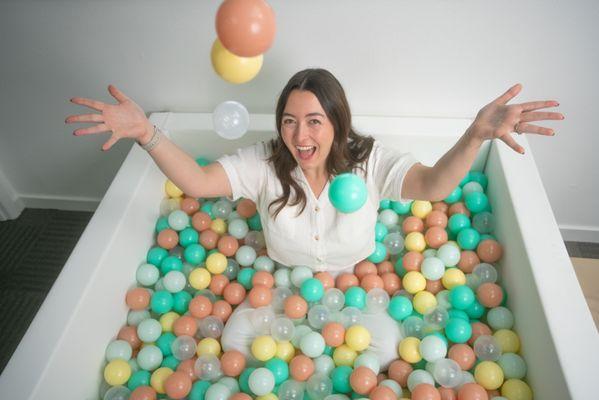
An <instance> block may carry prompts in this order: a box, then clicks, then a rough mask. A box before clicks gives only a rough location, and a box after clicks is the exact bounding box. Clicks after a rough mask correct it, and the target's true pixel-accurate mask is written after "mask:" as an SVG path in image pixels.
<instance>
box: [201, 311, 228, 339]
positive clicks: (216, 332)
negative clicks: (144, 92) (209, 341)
mask: <svg viewBox="0 0 599 400" xmlns="http://www.w3.org/2000/svg"><path fill="white" fill-rule="evenodd" d="M215 306H216V304H215ZM198 328H199V331H200V334H201V335H202V336H203V337H205V338H207V337H209V338H214V339H216V338H218V337H220V336H221V334H222V333H223V328H224V324H223V321H222V320H221V319H220V318H218V317H216V316H213V315H209V316H207V317H206V318H204V319H202V320H200V323H199V326H198Z"/></svg>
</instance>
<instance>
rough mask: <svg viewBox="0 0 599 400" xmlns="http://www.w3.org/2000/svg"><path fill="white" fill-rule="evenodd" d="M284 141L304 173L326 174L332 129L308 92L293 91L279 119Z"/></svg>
mask: <svg viewBox="0 0 599 400" xmlns="http://www.w3.org/2000/svg"><path fill="white" fill-rule="evenodd" d="M281 136H282V138H283V142H284V143H285V145H286V146H287V148H288V149H289V151H290V152H291V154H292V155H293V158H295V160H296V161H297V163H298V164H299V166H300V167H301V168H302V170H304V171H310V170H311V171H312V172H316V173H318V174H320V173H325V172H326V168H325V166H326V160H327V157H328V155H329V152H330V151H331V146H332V145H333V139H334V137H335V130H334V128H333V125H332V124H331V121H330V120H329V119H328V117H327V115H326V113H325V112H324V110H323V109H322V106H321V105H320V102H319V101H318V98H317V97H316V96H315V95H314V93H312V92H310V91H308V90H297V89H296V90H293V91H292V92H291V93H290V94H289V97H288V98H287V104H286V105H285V109H284V110H283V115H282V119H281Z"/></svg>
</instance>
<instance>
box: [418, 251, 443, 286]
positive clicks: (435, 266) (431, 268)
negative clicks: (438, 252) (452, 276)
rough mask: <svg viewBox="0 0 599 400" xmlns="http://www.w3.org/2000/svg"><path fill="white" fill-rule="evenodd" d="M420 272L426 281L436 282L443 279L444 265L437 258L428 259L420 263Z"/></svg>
mask: <svg viewBox="0 0 599 400" xmlns="http://www.w3.org/2000/svg"><path fill="white" fill-rule="evenodd" d="M420 271H421V273H422V275H423V276H424V277H425V278H426V279H428V280H431V281H436V280H439V279H441V278H442V277H443V274H444V273H445V264H444V263H443V261H441V259H440V258H438V257H428V258H425V259H424V260H423V261H422V264H421V266H420Z"/></svg>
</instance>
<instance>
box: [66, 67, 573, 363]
mask: <svg viewBox="0 0 599 400" xmlns="http://www.w3.org/2000/svg"><path fill="white" fill-rule="evenodd" d="M108 89H109V92H110V93H111V95H113V96H114V97H115V98H116V99H117V100H118V102H119V104H117V105H110V104H106V103H102V102H99V101H94V100H89V99H83V98H73V99H71V101H72V102H73V103H76V104H81V105H85V106H88V107H91V108H93V109H95V110H98V111H101V114H85V115H73V116H69V117H68V118H67V119H66V122H67V123H72V122H95V123H98V124H97V125H96V126H94V127H91V128H85V129H77V130H75V131H74V132H73V133H74V134H75V135H86V134H94V133H101V132H109V131H112V136H111V137H110V139H109V140H108V141H107V142H106V143H105V144H104V146H103V147H102V149H103V150H108V149H110V147H112V145H114V143H116V142H117V141H118V140H119V139H121V138H133V139H135V140H137V142H138V143H139V144H140V145H142V146H145V147H146V149H147V150H148V151H149V154H150V156H151V157H152V158H153V159H154V161H155V162H156V163H157V165H158V166H159V167H160V169H161V170H162V171H163V172H164V174H165V175H166V176H167V177H168V178H169V179H171V180H172V181H173V182H174V183H175V184H176V185H177V186H178V187H179V188H180V189H181V190H183V191H184V192H185V193H186V194H187V195H189V196H193V197H203V198H207V197H219V196H226V197H229V198H232V199H237V198H240V197H246V198H249V199H251V200H253V201H254V202H255V203H256V204H257V208H258V211H259V213H260V216H261V218H262V226H263V227H264V236H265V240H266V244H267V249H268V254H269V256H270V257H271V258H272V259H274V260H275V261H278V262H279V263H281V264H283V265H307V266H309V267H310V268H312V270H314V271H328V272H330V273H331V274H332V275H334V276H335V275H338V274H340V273H344V272H352V271H353V267H354V265H355V264H356V263H357V262H359V261H360V260H362V259H364V258H366V257H368V256H369V255H370V254H371V253H372V252H373V250H374V225H375V223H376V213H377V207H378V204H379V200H380V199H382V198H389V199H392V200H406V199H421V200H430V201H440V200H442V199H444V198H445V197H447V196H448V195H449V194H450V193H451V191H452V190H453V189H454V188H455V187H456V186H457V185H458V183H459V182H460V180H461V179H462V178H463V177H464V176H465V175H466V173H467V172H468V170H469V169H470V166H471V165H472V163H473V161H474V159H475V157H476V155H477V152H478V150H479V148H480V146H481V144H482V142H483V141H485V140H487V139H493V138H499V139H500V140H502V141H503V142H505V143H506V144H507V145H508V146H510V147H511V148H512V149H514V150H515V151H518V152H520V153H523V152H524V149H523V148H522V147H521V146H519V145H518V144H517V143H516V142H515V141H514V139H513V138H512V137H511V133H512V132H517V133H519V134H521V133H536V134H541V135H553V134H554V132H553V130H552V129H549V128H544V127H540V126H536V125H533V124H530V122H532V121H541V120H550V119H563V118H564V117H563V115H561V114H559V113H555V112H536V110H539V109H543V108H547V107H555V106H557V105H558V103H557V102H556V101H537V102H529V103H523V104H513V105H507V102H508V101H509V100H511V99H512V98H514V97H515V96H516V95H517V94H518V93H519V92H520V90H521V85H519V84H518V85H515V86H513V87H512V88H510V89H509V90H508V91H507V92H505V93H504V94H503V95H501V96H500V97H498V98H497V99H496V100H494V101H493V102H491V103H490V104H488V105H487V106H485V107H484V108H482V109H481V110H480V111H479V113H478V114H477V116H476V119H475V120H474V122H473V123H472V125H471V126H470V127H469V128H468V130H467V131H466V132H465V133H464V135H463V136H462V137H461V138H460V140H459V141H458V142H457V143H456V144H455V145H454V146H453V148H451V149H450V150H449V151H448V152H447V153H446V154H445V155H444V156H443V157H442V158H441V159H440V160H439V161H437V163H436V164H435V165H434V166H433V167H427V166H424V165H422V164H420V163H418V162H417V161H416V160H415V159H414V158H413V157H412V156H411V155H410V154H402V153H398V152H396V151H392V150H389V149H386V148H384V147H382V146H381V145H380V144H379V143H378V142H376V141H374V140H373V139H372V138H371V137H365V136H361V135H359V134H357V133H356V132H354V131H353V129H352V127H351V113H350V109H349V105H348V103H347V100H346V97H345V93H344V91H343V88H342V87H341V85H340V83H339V82H338V81H337V79H336V78H335V77H334V76H333V75H332V74H331V73H330V72H328V71H326V70H323V69H307V70H303V71H300V72H298V73H297V74H295V75H294V76H293V77H292V78H291V79H290V81H289V82H288V83H287V85H286V86H285V88H284V89H283V91H282V93H281V96H280V97H279V100H278V104H277V108H276V128H277V132H278V135H277V137H276V138H275V139H273V140H271V141H270V142H269V143H258V144H256V145H254V146H250V147H247V148H244V149H240V150H238V151H237V153H236V154H234V155H232V156H224V157H221V158H220V159H219V160H217V162H214V163H212V164H210V165H208V166H206V167H200V166H198V165H197V164H196V162H195V161H194V160H193V158H191V157H190V156H188V155H187V154H186V153H184V152H183V151H182V150H181V149H179V148H178V147H177V146H176V145H175V144H173V143H172V142H170V141H169V140H168V139H167V138H166V137H161V136H160V134H159V131H156V130H155V127H154V126H153V125H152V124H150V122H149V121H148V120H147V118H146V116H145V114H144V112H143V110H142V109H141V108H140V107H139V106H138V105H137V104H135V103H134V102H133V101H132V100H131V99H129V98H128V97H127V96H125V95H124V94H123V93H122V92H121V91H119V90H118V89H117V88H116V87H114V86H112V85H110V86H109V88H108ZM349 171H351V172H354V173H356V174H359V175H360V176H361V177H362V178H363V179H364V180H365V182H366V184H367V188H368V201H367V202H366V204H365V205H364V206H363V207H362V208H361V209H360V210H358V211H356V212H354V213H351V214H342V213H339V212H337V211H336V210H335V209H334V208H333V207H332V205H331V204H330V202H329V201H328V196H327V195H326V190H327V185H328V184H329V182H330V180H331V179H332V178H333V177H334V176H336V175H338V174H340V173H342V172H349ZM251 311H252V309H251V307H250V306H249V305H248V304H247V303H243V304H242V305H240V306H239V307H238V308H237V309H236V310H235V312H234V314H233V315H232V316H231V317H230V318H229V320H228V321H227V326H226V327H225V330H224V332H223V336H222V338H221V341H222V345H223V349H224V350H228V349H232V348H234V349H237V350H240V351H242V352H243V353H245V354H246V355H249V351H248V349H249V345H250V344H251V341H252V340H253V338H254V337H255V334H254V333H253V330H252V327H251V324H250V322H249V319H248V316H249V313H250V312H251ZM362 323H363V324H364V325H365V326H366V327H369V328H370V329H369V330H370V331H371V334H372V345H371V348H370V349H371V350H372V351H374V352H375V353H376V354H377V355H378V356H379V358H380V361H381V366H382V368H383V369H385V368H386V367H387V366H388V364H389V363H390V362H391V361H392V360H393V359H395V358H397V350H396V349H397V344H398V343H399V341H400V340H401V334H400V331H399V327H398V324H397V323H396V322H395V321H394V320H392V319H391V318H390V317H389V316H388V315H387V314H386V313H382V314H376V315H372V314H370V315H368V314H365V315H363V321H362Z"/></svg>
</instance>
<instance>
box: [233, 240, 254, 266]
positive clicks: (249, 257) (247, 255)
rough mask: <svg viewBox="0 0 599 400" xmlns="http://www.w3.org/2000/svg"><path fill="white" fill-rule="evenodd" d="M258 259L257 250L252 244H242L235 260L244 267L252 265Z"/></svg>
mask: <svg viewBox="0 0 599 400" xmlns="http://www.w3.org/2000/svg"><path fill="white" fill-rule="evenodd" d="M255 260H256V250H254V249H253V248H252V247H250V246H245V245H244V246H241V247H239V249H238V250H237V253H235V261H237V262H238V263H239V265H241V266H242V267H250V266H251V265H252V264H254V261H255Z"/></svg>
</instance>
